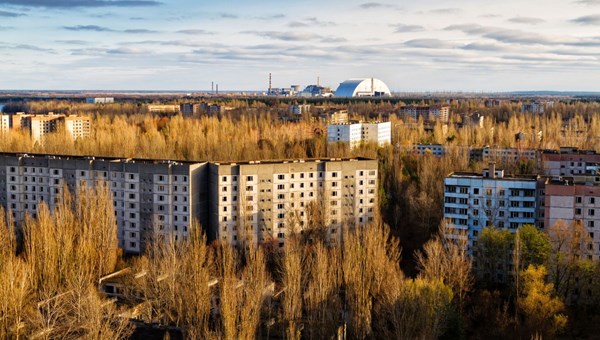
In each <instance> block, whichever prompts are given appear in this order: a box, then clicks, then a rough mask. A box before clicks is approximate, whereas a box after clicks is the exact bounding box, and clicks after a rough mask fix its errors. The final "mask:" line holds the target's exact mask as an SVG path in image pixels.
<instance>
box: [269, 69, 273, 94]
mask: <svg viewBox="0 0 600 340" xmlns="http://www.w3.org/2000/svg"><path fill="white" fill-rule="evenodd" d="M271 89H272V87H271V73H270V72H269V92H268V93H269V94H271Z"/></svg>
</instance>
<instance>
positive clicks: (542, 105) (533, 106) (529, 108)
mask: <svg viewBox="0 0 600 340" xmlns="http://www.w3.org/2000/svg"><path fill="white" fill-rule="evenodd" d="M553 106H554V102H552V101H548V102H530V103H524V104H521V112H522V113H537V114H542V113H544V111H545V109H547V108H552V107H553Z"/></svg>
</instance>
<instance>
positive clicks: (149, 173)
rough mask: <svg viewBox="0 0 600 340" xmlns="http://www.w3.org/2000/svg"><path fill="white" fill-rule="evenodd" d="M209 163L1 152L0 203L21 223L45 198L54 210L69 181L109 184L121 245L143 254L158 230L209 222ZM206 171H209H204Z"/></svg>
mask: <svg viewBox="0 0 600 340" xmlns="http://www.w3.org/2000/svg"><path fill="white" fill-rule="evenodd" d="M206 171H207V166H206V163H178V162H162V161H152V160H135V159H94V158H93V157H92V158H85V157H68V156H50V155H48V156H45V155H36V156H28V155H17V154H2V155H0V177H1V178H0V192H1V194H0V202H1V203H2V204H3V205H4V207H5V208H7V209H9V210H10V211H12V213H13V215H14V217H15V221H16V222H17V223H20V222H22V221H23V220H24V218H25V214H30V215H32V216H35V215H36V214H37V210H38V208H39V204H40V202H42V201H43V202H47V203H48V205H49V207H50V209H54V207H55V205H56V203H58V200H59V199H60V198H61V197H62V196H61V195H62V190H63V184H66V186H67V188H68V189H69V190H70V191H72V192H76V191H77V189H78V188H79V187H81V186H82V185H83V184H87V185H90V186H91V185H94V184H98V183H106V184H107V185H108V186H109V188H110V190H111V193H112V196H113V206H114V209H115V217H116V220H117V230H118V239H119V246H120V247H122V248H123V249H124V250H125V251H126V252H128V253H140V252H141V251H143V249H144V243H145V241H146V238H147V237H148V236H150V235H152V234H153V232H154V231H157V232H158V233H160V234H164V235H169V234H170V235H173V236H174V237H175V238H177V239H180V238H185V237H187V236H188V235H189V231H190V230H189V228H190V226H191V222H192V220H193V219H197V220H198V221H199V222H200V223H202V224H204V225H205V224H206V223H207V216H206V215H207V213H206V211H207V208H206V204H207V201H206V192H207V189H206V184H205V183H206V182H203V181H204V180H206V174H205V172H206ZM203 172H204V173H203Z"/></svg>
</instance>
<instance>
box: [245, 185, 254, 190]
mask: <svg viewBox="0 0 600 340" xmlns="http://www.w3.org/2000/svg"><path fill="white" fill-rule="evenodd" d="M252 190H254V187H253V186H251V185H249V186H247V187H246V191H252Z"/></svg>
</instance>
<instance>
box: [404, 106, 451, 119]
mask: <svg viewBox="0 0 600 340" xmlns="http://www.w3.org/2000/svg"><path fill="white" fill-rule="evenodd" d="M399 114H400V116H401V117H403V118H404V119H407V118H410V119H412V120H415V121H416V120H419V119H423V120H424V121H425V122H434V121H441V122H444V123H447V122H448V120H449V119H450V106H447V105H430V106H416V105H408V106H403V107H401V108H400V111H399Z"/></svg>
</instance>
